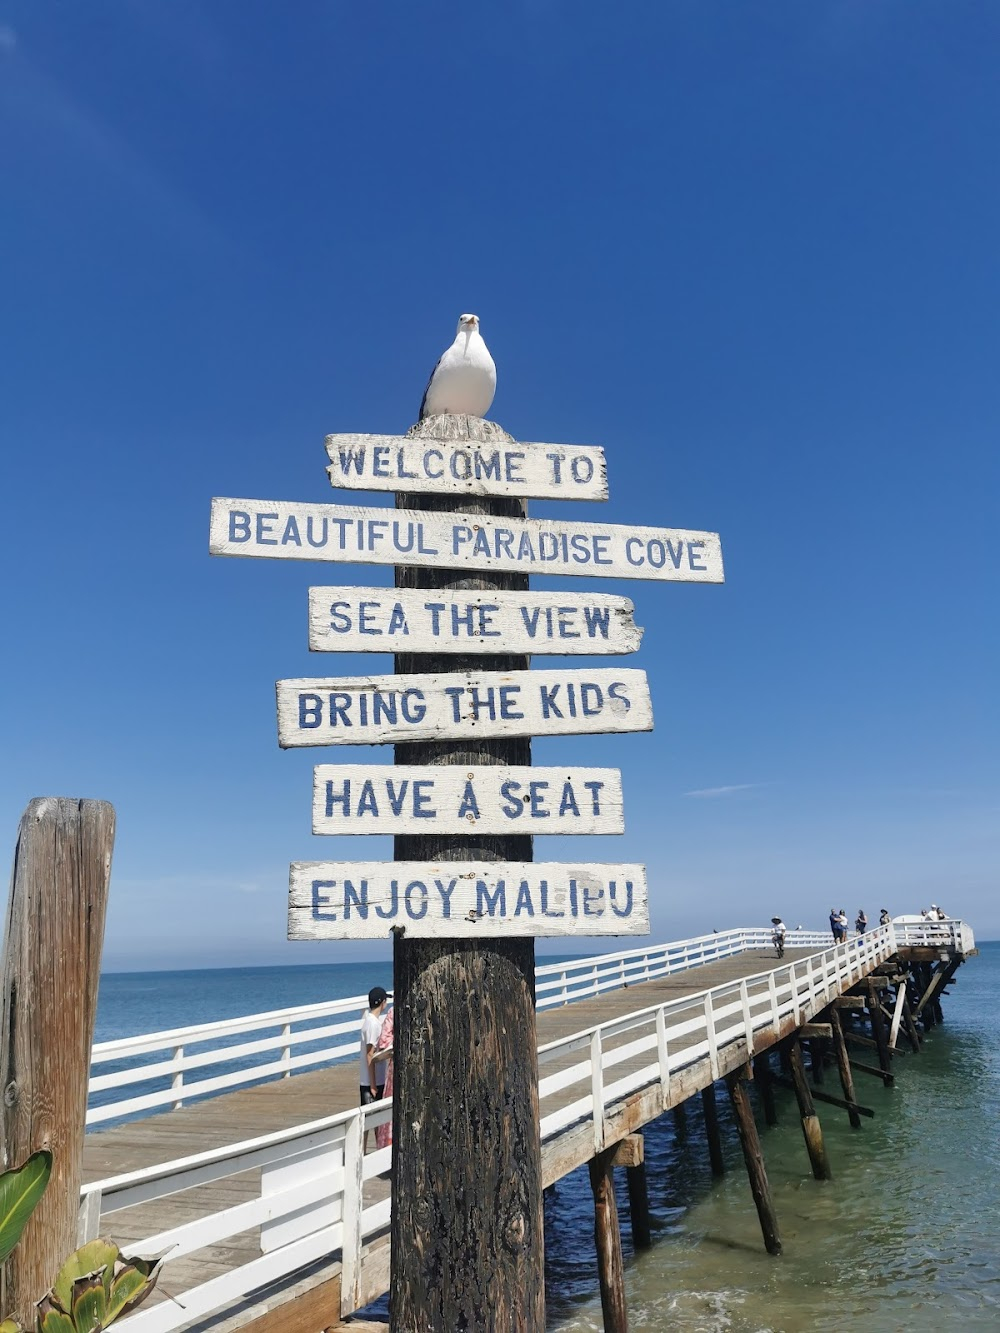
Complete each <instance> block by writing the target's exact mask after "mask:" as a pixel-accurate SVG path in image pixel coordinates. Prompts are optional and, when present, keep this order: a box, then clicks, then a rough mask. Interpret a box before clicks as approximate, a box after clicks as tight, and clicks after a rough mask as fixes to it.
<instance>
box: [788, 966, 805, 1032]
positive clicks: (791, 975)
mask: <svg viewBox="0 0 1000 1333" xmlns="http://www.w3.org/2000/svg"><path fill="white" fill-rule="evenodd" d="M788 985H789V987H790V989H791V992H792V1014H793V1016H794V1018H795V1026H796V1027H798V1026H799V1024H800V1023H801V1022H802V1010H801V1008H800V1007H799V979H798V977H797V976H796V975H795V964H794V963H789V964H788Z"/></svg>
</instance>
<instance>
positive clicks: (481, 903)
mask: <svg viewBox="0 0 1000 1333" xmlns="http://www.w3.org/2000/svg"><path fill="white" fill-rule="evenodd" d="M476 915H477V916H506V915H507V883H506V880H502V879H498V880H497V886H496V888H495V889H494V890H493V892H492V893H490V888H489V885H488V884H487V883H486V881H485V880H483V879H477V880H476Z"/></svg>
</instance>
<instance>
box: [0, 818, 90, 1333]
mask: <svg viewBox="0 0 1000 1333" xmlns="http://www.w3.org/2000/svg"><path fill="white" fill-rule="evenodd" d="M114 838H115V812H114V810H113V809H112V807H111V806H110V805H108V804H107V803H106V802H105V801H86V800H84V801H81V800H71V799H66V798H62V797H42V798H40V799H38V800H34V801H32V802H31V803H30V805H29V806H28V808H27V810H26V811H25V813H24V815H23V816H22V818H21V826H20V829H19V830H18V837H17V847H16V850H15V853H14V873H13V876H12V880H11V892H10V900H9V902H8V905H7V924H6V932H5V935H4V948H3V975H2V982H0V986H2V1006H3V1008H2V1014H0V1088H2V1089H3V1096H2V1099H0V1102H2V1105H0V1140H2V1141H0V1152H2V1157H3V1162H2V1165H3V1168H4V1170H9V1169H11V1168H14V1167H19V1166H21V1165H22V1164H23V1163H24V1162H25V1161H26V1160H27V1158H28V1157H30V1156H31V1154H32V1153H33V1152H36V1151H37V1150H38V1149H40V1148H47V1149H48V1150H49V1151H50V1152H51V1153H52V1175H51V1177H50V1179H49V1184H48V1188H47V1189H46V1191H45V1193H44V1194H43V1195H42V1198H41V1202H40V1203H39V1204H38V1206H37V1207H36V1209H35V1211H34V1213H33V1214H32V1216H31V1218H30V1220H29V1221H28V1224H27V1227H26V1229H25V1232H24V1235H23V1237H22V1239H21V1242H20V1244H19V1245H17V1247H16V1248H15V1249H14V1251H13V1253H12V1254H11V1256H10V1258H9V1259H8V1260H7V1262H6V1264H5V1265H4V1266H3V1269H2V1273H0V1312H2V1314H3V1315H4V1316H13V1317H15V1318H17V1319H18V1320H20V1322H21V1323H22V1324H23V1325H25V1326H26V1327H27V1326H31V1325H33V1323H34V1315H35V1302H36V1301H38V1300H40V1299H41V1297H42V1295H43V1294H44V1293H45V1292H46V1291H47V1290H48V1289H49V1286H50V1285H51V1283H52V1281H53V1279H54V1277H55V1275H56V1274H57V1273H58V1271H59V1269H60V1267H61V1266H62V1263H63V1261H64V1260H65V1259H66V1258H68V1256H69V1255H70V1254H71V1253H72V1252H73V1251H74V1250H75V1249H76V1247H77V1226H78V1213H79V1199H80V1181H81V1174H82V1161H83V1138H84V1128H85V1123H86V1114H87V1085H88V1081H89V1076H90V1050H91V1045H92V1043H93V1040H94V1018H95V1015H96V1013H97V987H98V981H99V979H100V973H101V952H102V949H103V946H104V918H105V913H106V910H107V902H108V885H109V880H110V874H111V852H112V849H113V847H114Z"/></svg>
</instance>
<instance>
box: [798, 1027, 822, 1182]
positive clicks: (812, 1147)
mask: <svg viewBox="0 0 1000 1333" xmlns="http://www.w3.org/2000/svg"><path fill="white" fill-rule="evenodd" d="M788 1061H789V1067H790V1069H791V1071H792V1083H793V1085H794V1088H795V1096H796V1098H797V1100H798V1103H799V1116H800V1118H801V1120H802V1137H803V1138H804V1139H805V1142H806V1151H807V1152H808V1154H809V1164H810V1166H811V1167H812V1173H813V1175H814V1176H815V1177H816V1179H817V1180H830V1179H831V1177H832V1175H833V1172H832V1171H831V1170H830V1161H829V1158H828V1157H827V1155H826V1146H825V1145H824V1143H823V1127H822V1126H821V1125H820V1123H819V1116H818V1115H817V1114H816V1107H815V1104H814V1103H813V1099H812V1092H811V1091H810V1089H809V1083H808V1080H807V1079H806V1071H805V1067H804V1063H803V1060H802V1047H801V1046H800V1045H799V1039H798V1037H791V1038H789V1041H788Z"/></svg>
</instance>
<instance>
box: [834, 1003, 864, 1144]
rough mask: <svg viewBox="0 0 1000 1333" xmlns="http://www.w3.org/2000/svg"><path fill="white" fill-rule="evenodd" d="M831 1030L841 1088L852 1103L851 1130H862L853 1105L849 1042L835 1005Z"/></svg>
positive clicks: (852, 1076) (850, 1114) (854, 1100)
mask: <svg viewBox="0 0 1000 1333" xmlns="http://www.w3.org/2000/svg"><path fill="white" fill-rule="evenodd" d="M829 1014H830V1028H831V1030H832V1032H833V1049H834V1053H835V1054H836V1057H837V1070H838V1072H839V1074H840V1086H841V1088H843V1090H844V1098H845V1100H846V1101H849V1102H851V1103H852V1106H851V1108H850V1110H849V1111H848V1112H847V1114H848V1115H849V1116H850V1119H851V1128H852V1129H860V1128H861V1116H860V1115H859V1114H858V1112H857V1111H856V1110H855V1109H854V1107H853V1103H854V1102H856V1101H857V1097H856V1096H855V1094H854V1075H853V1074H852V1073H851V1060H850V1056H849V1055H848V1054H847V1042H846V1041H845V1040H844V1027H843V1024H842V1023H841V1021H840V1014H839V1013H838V1012H837V1008H836V1006H835V1005H831V1006H830V1010H829Z"/></svg>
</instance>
